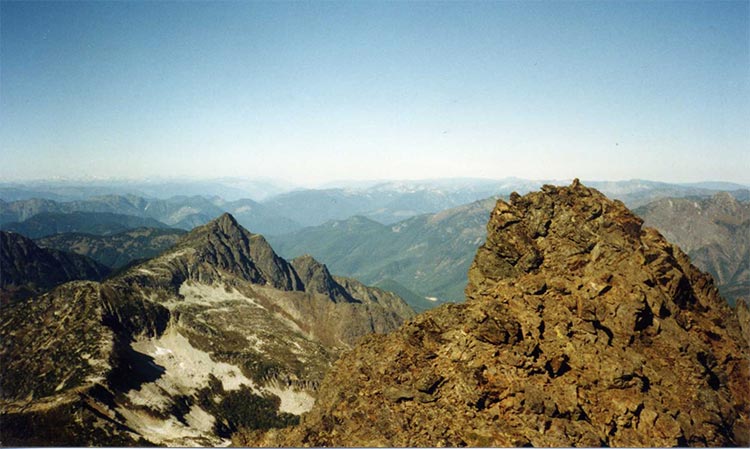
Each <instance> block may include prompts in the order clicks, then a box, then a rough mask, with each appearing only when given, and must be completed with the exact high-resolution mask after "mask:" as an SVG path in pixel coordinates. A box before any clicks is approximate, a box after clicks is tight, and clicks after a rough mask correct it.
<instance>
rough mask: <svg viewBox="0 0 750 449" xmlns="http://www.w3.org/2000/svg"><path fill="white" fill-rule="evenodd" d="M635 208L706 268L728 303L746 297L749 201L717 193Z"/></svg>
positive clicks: (749, 297) (748, 297)
mask: <svg viewBox="0 0 750 449" xmlns="http://www.w3.org/2000/svg"><path fill="white" fill-rule="evenodd" d="M635 212H636V213H637V214H638V215H639V216H641V217H643V219H644V223H645V224H646V225H648V226H653V227H655V228H656V229H658V230H659V231H660V232H662V233H663V234H664V236H665V237H666V238H667V239H668V240H669V241H670V242H673V243H675V244H677V245H678V246H679V247H680V248H681V249H682V250H683V251H685V252H686V253H687V254H688V255H689V256H690V260H691V261H692V262H693V263H694V264H695V265H696V266H698V267H701V269H703V270H704V271H707V272H708V273H710V274H711V275H712V276H713V277H714V279H715V280H716V283H717V284H718V286H719V291H720V292H721V293H722V296H723V297H724V298H726V299H727V301H729V304H730V305H734V304H735V302H736V301H737V300H738V299H740V298H744V299H745V300H746V301H747V300H750V203H748V202H741V201H738V200H737V199H735V198H734V197H733V196H732V195H731V194H729V193H727V192H721V193H717V194H715V195H713V196H712V197H709V198H666V199H661V200H658V201H655V202H653V203H649V204H647V205H645V206H642V207H639V208H638V209H636V210H635Z"/></svg>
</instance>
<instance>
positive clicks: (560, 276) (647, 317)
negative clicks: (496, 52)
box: [239, 181, 750, 446]
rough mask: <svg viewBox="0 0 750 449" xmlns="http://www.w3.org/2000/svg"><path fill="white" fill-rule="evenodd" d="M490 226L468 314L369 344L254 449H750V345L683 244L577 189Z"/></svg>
mask: <svg viewBox="0 0 750 449" xmlns="http://www.w3.org/2000/svg"><path fill="white" fill-rule="evenodd" d="M487 230H488V236H487V242H486V243H485V244H484V245H483V246H482V247H481V248H480V249H479V250H478V251H477V255H476V258H475V260H474V263H473V264H472V267H471V269H470V272H469V284H468V286H467V288H466V293H467V301H466V303H465V304H461V305H445V306H442V307H439V308H438V309H435V310H431V311H428V312H426V313H424V314H421V315H419V316H417V317H416V318H414V319H412V320H410V321H408V322H407V323H406V324H404V325H403V326H402V327H401V328H400V329H398V330H397V331H395V332H392V333H390V334H388V335H386V336H369V337H366V338H365V339H363V341H362V342H361V343H360V344H359V345H358V346H357V347H355V349H354V350H352V351H351V352H349V353H347V354H345V355H344V356H343V357H342V358H341V359H340V360H339V361H337V362H336V364H335V365H334V367H333V368H332V370H331V371H330V372H329V373H328V374H327V375H326V378H325V380H324V382H323V384H322V386H321V389H320V391H319V396H318V401H317V403H316V405H315V407H314V408H313V409H312V410H311V412H310V413H309V414H308V415H306V416H305V417H303V420H302V422H301V424H300V425H299V426H297V427H295V428H294V429H292V430H291V431H288V430H279V431H270V432H268V433H266V434H265V435H263V436H260V437H257V436H256V437H254V438H255V439H249V440H247V441H244V443H247V444H270V445H284V446H300V445H313V446H340V445H345V446H373V445H388V446H443V445H449V446H463V445H472V446H520V445H529V444H530V445H534V446H603V445H608V446H644V445H645V446H674V445H682V446H684V445H710V446H726V445H745V446H746V445H747V444H748V442H749V438H750V437H749V435H748V416H750V415H749V413H750V397H749V396H750V389H748V388H747V387H748V385H749V384H750V366H749V360H750V359H749V357H750V352H749V351H748V344H747V342H746V341H745V339H744V338H743V337H742V331H741V328H740V324H739V322H738V320H737V317H736V315H735V314H734V313H733V311H732V310H731V309H730V308H729V307H728V306H727V305H726V303H725V302H724V301H723V300H722V299H721V298H720V297H719V295H718V293H717V290H716V288H715V287H714V285H713V281H712V279H711V278H710V276H707V275H705V274H703V273H701V272H699V271H698V270H697V269H696V268H695V267H693V266H692V265H691V264H690V261H689V260H688V258H687V256H685V254H684V253H682V251H680V249H679V248H677V247H675V246H673V245H671V244H670V243H669V242H667V241H666V240H665V239H664V238H663V237H662V236H661V235H660V234H659V233H658V232H657V231H655V230H653V229H650V228H643V227H642V223H641V220H640V219H639V218H637V217H636V216H634V215H633V214H632V213H631V212H630V211H628V210H627V208H626V207H625V206H624V205H623V204H622V203H620V202H618V201H610V200H608V199H607V198H606V197H604V196H603V195H602V194H600V193H599V192H597V191H596V190H593V189H588V188H586V187H584V186H582V185H580V184H579V183H578V182H577V181H576V182H574V183H573V184H572V185H571V186H569V187H562V188H558V187H552V186H545V187H544V188H543V189H542V191H541V192H535V193H531V194H528V195H526V196H523V197H521V196H518V195H512V196H511V201H510V202H508V203H506V202H504V201H498V203H497V206H496V207H495V210H494V211H493V213H492V215H491V217H490V220H489V223H488V225H487ZM239 442H240V443H242V442H243V441H239Z"/></svg>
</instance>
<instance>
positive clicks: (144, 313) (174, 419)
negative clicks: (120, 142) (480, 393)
mask: <svg viewBox="0 0 750 449" xmlns="http://www.w3.org/2000/svg"><path fill="white" fill-rule="evenodd" d="M303 265H304V266H306V267H308V268H309V270H307V271H305V272H304V274H303V276H300V275H298V274H297V271H296V270H295V268H294V266H293V264H290V263H288V262H287V261H285V260H284V259H283V258H281V257H279V256H277V255H276V253H275V252H274V251H273V249H272V248H271V247H270V245H269V244H268V243H267V242H266V241H265V239H264V238H263V237H262V236H260V235H257V234H252V233H250V232H248V231H247V230H245V229H244V228H242V227H241V226H239V225H238V224H237V222H236V221H235V220H234V218H233V217H232V216H230V215H228V214H225V215H223V216H221V217H219V218H218V219H216V220H214V221H212V222H210V223H208V224H206V225H204V226H201V227H199V228H196V229H195V230H193V231H192V232H190V233H189V234H187V235H185V236H184V237H183V238H182V239H181V240H180V241H179V242H178V243H177V244H176V245H175V246H173V247H172V248H170V249H169V250H167V251H166V252H164V253H162V254H161V255H159V256H158V257H156V258H154V259H151V260H148V261H145V262H143V263H140V264H137V265H135V266H133V267H130V268H128V269H126V270H124V271H123V272H121V273H119V274H117V275H113V276H112V277H110V278H109V279H107V280H106V281H104V282H102V283H96V282H89V283H82V282H78V283H68V284H64V285H62V286H59V287H57V288H56V289H54V290H52V291H51V292H49V293H47V294H46V295H43V296H36V297H31V298H28V299H26V300H23V301H18V302H17V303H15V304H13V305H12V306H11V307H6V308H2V309H0V342H2V345H0V369H1V370H2V371H1V374H2V379H1V381H2V389H1V390H0V422H2V427H0V432H1V433H0V441H2V444H4V445H8V444H10V445H22V446H23V445H50V444H53V445H79V446H89V445H131V444H136V445H140V446H143V445H148V444H159V445H171V446H174V445H178V446H184V445H201V446H215V445H222V444H227V443H229V437H230V436H231V435H232V434H233V433H235V432H237V431H239V430H240V429H264V428H269V427H283V426H288V425H290V424H292V423H295V422H297V419H298V418H297V416H298V415H299V414H300V413H302V412H304V411H306V410H308V409H309V408H310V407H311V405H312V403H313V400H314V396H315V394H316V391H317V387H318V385H319V383H320V381H321V380H322V377H323V374H324V372H325V371H326V370H327V369H328V368H329V367H330V365H331V363H332V362H333V360H335V359H336V357H337V356H338V354H339V353H340V352H341V351H342V350H344V349H347V348H349V347H350V346H351V345H352V344H353V343H354V341H355V340H356V339H357V338H359V337H361V336H362V335H365V334H367V333H370V332H385V331H389V330H392V329H394V328H396V327H397V326H399V325H400V324H401V323H402V322H403V321H404V320H405V319H407V318H409V317H411V316H412V315H413V312H412V311H411V309H409V307H408V306H406V304H405V303H403V301H402V300H401V299H400V298H398V297H396V296H395V295H393V294H389V293H387V292H383V291H381V290H379V289H371V288H369V287H365V286H364V285H362V284H359V283H357V282H356V281H353V280H346V279H339V278H335V277H333V276H331V275H330V273H328V271H327V269H325V267H324V266H323V265H321V264H319V263H317V262H315V261H314V260H307V261H305V263H304V264H302V265H300V266H303ZM317 281H320V283H319V284H316V282H317ZM305 282H307V284H308V285H307V286H306V284H305ZM326 286H328V287H329V289H326V288H325V287H326ZM339 298H342V299H344V300H343V301H339ZM58 364H60V365H58ZM51 425H54V426H55V427H56V428H57V427H60V428H65V429H66V430H65V431H64V432H58V433H55V429H53V428H51V427H50V426H51Z"/></svg>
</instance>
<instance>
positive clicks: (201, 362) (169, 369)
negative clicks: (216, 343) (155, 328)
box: [130, 328, 254, 395]
mask: <svg viewBox="0 0 750 449" xmlns="http://www.w3.org/2000/svg"><path fill="white" fill-rule="evenodd" d="M133 349H135V350H136V351H138V352H141V353H143V354H147V355H149V356H151V357H153V359H154V363H155V364H157V365H159V366H161V367H163V368H164V369H165V372H164V374H162V376H161V377H159V378H158V379H157V380H156V382H154V383H155V384H156V385H157V386H158V387H160V388H161V389H163V390H164V391H166V392H168V393H169V394H171V395H176V394H188V393H192V392H194V391H197V390H199V389H201V388H203V387H205V386H208V379H209V375H210V374H213V375H214V376H216V378H217V379H219V380H220V381H221V382H222V385H223V386H224V390H227V391H230V390H237V389H239V388H240V387H241V386H242V385H247V386H249V387H251V388H253V387H254V385H253V382H252V381H251V380H250V379H248V378H247V377H245V376H244V375H243V374H242V372H241V371H240V369H239V368H238V367H236V366H234V365H230V364H228V363H224V362H215V361H213V360H212V359H211V356H210V355H209V354H208V353H207V352H203V351H201V350H200V349H197V348H195V347H193V346H192V345H191V344H190V341H189V340H188V339H187V338H185V337H183V336H182V334H180V333H179V332H178V331H177V330H176V329H175V328H170V329H168V330H167V332H165V333H164V334H163V335H162V336H161V337H159V338H156V339H146V340H141V341H137V342H135V343H133ZM130 393H133V391H131V392H130Z"/></svg>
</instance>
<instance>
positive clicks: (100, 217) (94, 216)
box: [0, 211, 168, 239]
mask: <svg viewBox="0 0 750 449" xmlns="http://www.w3.org/2000/svg"><path fill="white" fill-rule="evenodd" d="M145 227H150V228H167V227H168V226H167V225H165V224H164V223H161V222H159V221H157V220H154V219H153V218H144V217H136V216H133V215H124V214H114V213H110V212H81V211H73V212H70V213H60V212H42V213H39V214H37V215H34V216H32V217H31V218H29V219H28V220H25V221H21V222H11V223H4V224H2V225H0V229H3V230H5V231H14V232H17V233H19V234H23V235H25V236H27V237H30V238H34V239H35V238H39V237H46V236H49V235H53V234H61V233H69V232H75V233H87V234H94V235H111V234H116V233H119V232H123V231H127V230H129V229H133V228H145Z"/></svg>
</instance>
